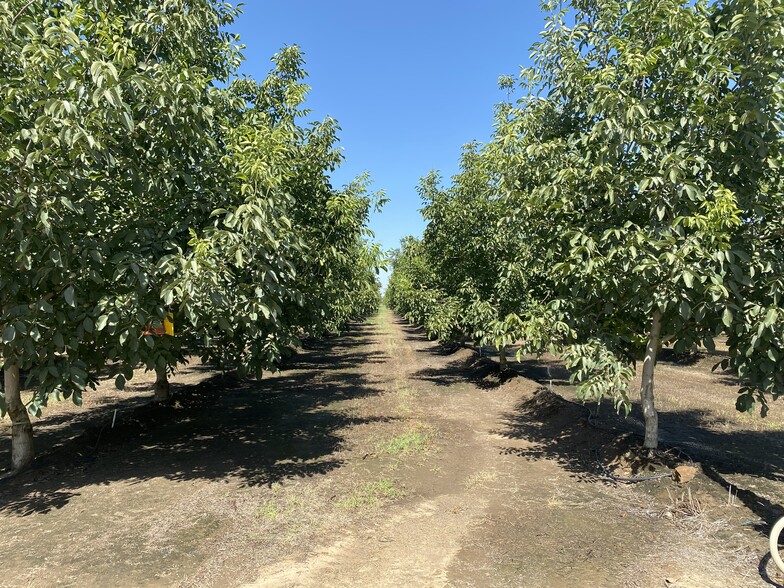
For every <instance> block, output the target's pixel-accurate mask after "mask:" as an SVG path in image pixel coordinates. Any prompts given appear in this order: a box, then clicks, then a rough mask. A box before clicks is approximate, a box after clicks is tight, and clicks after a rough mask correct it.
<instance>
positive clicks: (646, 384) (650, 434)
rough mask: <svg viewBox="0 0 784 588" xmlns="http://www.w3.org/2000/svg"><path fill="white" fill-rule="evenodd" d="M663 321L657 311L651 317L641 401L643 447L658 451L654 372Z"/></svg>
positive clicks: (657, 417) (643, 366)
mask: <svg viewBox="0 0 784 588" xmlns="http://www.w3.org/2000/svg"><path fill="white" fill-rule="evenodd" d="M661 321H662V315H661V313H660V312H659V311H658V310H655V311H654V312H653V316H652V317H651V332H650V334H649V335H648V345H647V347H646V348H645V361H644V362H643V364H642V385H641V386H640V400H641V402H642V414H643V417H645V443H644V445H643V446H644V447H645V448H646V449H656V448H657V447H658V446H659V415H658V414H657V413H656V408H655V407H654V404H653V371H654V368H655V367H656V353H657V352H658V350H659V339H660V338H661V326H662V325H661Z"/></svg>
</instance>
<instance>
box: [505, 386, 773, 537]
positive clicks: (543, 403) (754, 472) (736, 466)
mask: <svg viewBox="0 0 784 588" xmlns="http://www.w3.org/2000/svg"><path fill="white" fill-rule="evenodd" d="M595 407H596V405H593V406H592V407H591V409H590V410H589V407H588V406H583V405H579V404H576V403H574V402H570V401H568V400H566V399H564V398H562V397H561V396H559V395H557V394H555V393H553V392H550V391H549V390H548V389H547V388H544V387H542V388H541V389H540V391H539V392H538V393H537V394H536V395H535V396H534V398H527V399H524V400H523V401H522V402H520V403H519V404H518V406H517V407H516V408H515V410H514V411H512V412H511V413H509V414H507V415H505V416H504V424H503V427H502V428H501V430H499V431H497V433H499V434H500V435H502V436H503V437H506V438H508V439H520V440H526V441H528V442H530V443H531V444H532V445H531V446H530V447H526V448H522V449H521V448H519V447H515V446H510V447H503V448H502V451H503V452H504V453H507V454H515V455H519V456H520V457H523V458H525V459H531V460H534V459H550V460H553V461H555V462H556V463H558V464H559V465H560V466H561V467H562V468H563V469H564V470H566V471H568V472H571V473H572V474H573V475H574V476H575V478H577V479H578V480H581V481H589V482H593V481H598V480H606V476H605V475H604V474H605V472H604V471H603V469H602V464H606V463H609V462H613V461H616V460H618V459H620V458H621V456H622V455H623V454H624V453H626V452H627V451H628V450H629V447H630V443H632V444H634V445H636V446H640V445H641V440H642V433H643V430H644V429H643V425H642V421H641V419H642V414H641V413H642V411H641V409H640V406H639V403H636V402H635V403H634V404H633V407H632V413H631V414H630V417H629V418H623V417H622V416H619V415H617V414H616V413H615V411H614V409H613V407H612V406H611V404H610V403H609V402H605V403H603V405H602V406H601V410H599V411H596V409H595ZM596 412H598V413H599V414H598V415H597V414H596ZM664 416H665V418H663V419H662V420H661V421H660V426H661V429H660V439H661V445H660V447H661V449H662V450H663V451H664V452H667V451H669V452H671V454H672V455H673V456H675V457H677V458H679V459H678V460H677V461H681V462H683V461H689V460H693V461H695V462H699V463H700V464H701V466H702V471H703V473H704V474H705V475H706V476H707V477H708V478H710V479H711V480H713V481H714V482H716V483H718V484H719V485H720V486H721V487H722V488H724V490H726V491H727V492H730V491H732V493H733V494H735V495H736V496H737V499H738V500H740V501H741V502H742V503H743V504H744V505H745V506H746V507H747V508H748V509H749V510H751V511H752V512H754V514H755V515H757V516H758V517H759V518H760V519H761V521H759V522H758V523H755V524H754V525H753V528H755V529H756V530H758V531H759V532H760V533H763V534H766V533H767V532H768V531H769V529H770V526H771V525H772V524H773V523H774V522H775V521H776V520H777V519H778V518H779V517H780V516H784V507H783V506H782V505H781V504H779V503H778V502H777V501H773V500H771V499H770V498H769V496H771V495H773V496H775V495H780V494H781V490H782V488H784V487H783V486H782V482H784V433H782V432H775V431H752V430H732V431H729V430H728V431H719V430H714V429H708V428H706V427H705V423H706V422H707V421H708V418H709V415H708V414H707V413H706V412H705V411H699V410H681V411H672V412H670V413H668V414H667V415H664ZM599 452H600V453H599ZM660 455H661V454H660ZM600 461H601V463H600ZM736 476H746V477H747V478H748V479H753V484H748V487H745V488H744V487H743V486H740V487H739V484H738V483H731V482H729V481H728V478H733V479H734V478H735V477H736ZM752 486H753V487H754V488H756V489H753V488H752Z"/></svg>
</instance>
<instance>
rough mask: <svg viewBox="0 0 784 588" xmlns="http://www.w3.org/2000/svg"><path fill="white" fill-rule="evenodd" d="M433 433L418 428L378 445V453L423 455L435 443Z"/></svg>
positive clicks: (423, 428)
mask: <svg viewBox="0 0 784 588" xmlns="http://www.w3.org/2000/svg"><path fill="white" fill-rule="evenodd" d="M433 437H434V434H433V431H432V430H430V429H428V428H426V427H421V426H420V427H417V428H415V429H414V430H412V431H408V432H406V433H403V434H402V435H398V436H396V437H392V438H391V439H387V440H385V441H380V442H379V443H377V444H376V453H387V454H389V455H410V454H412V453H422V452H424V451H427V450H428V449H429V448H430V445H431V444H432V442H433Z"/></svg>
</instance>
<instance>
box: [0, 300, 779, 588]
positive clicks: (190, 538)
mask: <svg viewBox="0 0 784 588" xmlns="http://www.w3.org/2000/svg"><path fill="white" fill-rule="evenodd" d="M469 356H470V353H469V352H467V351H465V350H463V351H458V352H456V353H452V354H447V353H445V352H444V351H443V350H442V349H440V348H439V347H438V346H437V345H436V344H434V343H432V342H429V341H427V339H426V338H425V337H424V336H423V335H422V334H421V333H420V332H419V331H418V330H417V329H415V328H414V327H411V326H409V325H407V324H406V323H404V322H403V321H401V320H400V319H399V318H397V317H395V316H394V315H392V314H391V313H390V312H388V311H384V312H382V313H381V314H380V315H379V316H378V317H377V318H376V319H374V320H372V321H370V322H368V323H367V324H364V325H361V326H357V327H355V328H354V329H353V330H352V332H350V333H348V334H347V335H345V336H342V337H340V338H336V339H333V340H330V341H327V342H324V343H320V344H318V345H315V346H314V347H313V348H311V349H308V350H306V351H303V352H302V353H301V354H300V355H299V356H298V358H297V360H296V361H295V362H293V363H292V364H291V365H290V366H288V367H287V369H285V370H284V371H283V372H281V373H279V374H275V375H271V376H270V377H269V378H265V379H264V380H263V381H261V382H254V383H231V382H228V381H226V380H220V379H218V378H209V377H208V376H207V375H206V374H205V375H204V376H202V377H204V380H203V381H202V382H201V383H200V384H198V385H194V386H191V387H189V388H181V389H180V390H179V392H178V394H177V396H176V399H175V401H174V402H172V403H171V404H170V405H168V406H165V407H158V408H154V407H146V408H145V407H142V408H140V409H135V410H134V411H132V412H129V413H128V415H127V416H125V417H122V418H121V419H120V422H118V423H117V424H116V426H115V428H113V429H109V428H106V427H105V426H103V427H102V428H101V427H100V426H96V428H95V429H93V430H91V431H92V433H91V431H88V432H87V433H85V434H83V435H81V436H80V437H79V438H78V439H77V440H75V441H72V442H70V443H69V444H66V446H65V447H64V448H62V449H60V450H58V451H57V452H55V453H54V454H52V455H51V456H50V457H49V458H47V459H45V460H43V463H44V464H45V466H41V467H39V468H38V469H36V470H34V471H32V472H30V473H28V474H25V475H23V476H20V477H19V478H17V479H15V480H12V481H10V482H5V483H3V484H2V485H0V544H2V545H3V546H4V547H3V554H4V555H3V573H2V575H1V576H0V585H2V586H53V585H62V586H79V587H84V586H142V585H143V586H258V587H279V586H280V587H287V586H292V587H293V586H312V587H316V586H318V587H322V586H341V587H343V586H347V587H351V586H357V587H359V586H363V587H365V586H396V587H398V586H453V587H467V586H492V587H504V586H509V587H521V586H524V587H539V586H541V587H561V586H563V587H566V586H569V587H573V586H599V587H605V586H606V587H638V586H639V587H648V586H651V587H654V586H655V587H666V586H671V587H694V588H696V587H699V588H709V587H733V588H742V587H752V586H768V585H770V583H773V585H776V584H775V578H773V579H770V578H768V580H767V581H766V580H765V579H764V577H765V576H766V574H767V571H766V570H768V571H769V568H767V567H766V566H765V565H764V564H765V562H764V561H763V564H762V565H761V564H760V560H761V559H762V556H763V554H764V549H765V543H764V538H763V536H762V535H761V534H760V533H759V532H758V531H757V530H755V529H753V528H750V527H749V526H748V525H744V524H743V523H744V522H745V521H746V520H748V519H749V518H750V517H751V518H753V517H754V515H753V513H751V512H750V511H747V510H746V509H745V508H744V507H743V506H742V505H737V504H736V505H730V504H722V502H721V501H720V500H718V499H716V496H717V492H718V490H717V488H718V487H717V488H712V487H711V486H710V484H711V483H712V482H710V481H705V480H702V481H699V480H698V481H697V482H695V485H694V486H693V487H694V489H695V491H694V495H693V496H692V497H691V500H689V499H688V498H687V497H686V495H685V494H684V493H685V492H686V489H685V488H683V489H682V488H679V487H678V486H677V485H675V484H674V483H673V482H671V481H663V482H660V483H659V482H657V484H658V486H656V488H657V491H656V492H651V491H649V490H648V489H646V488H644V487H642V486H636V487H629V486H616V485H611V484H608V483H606V482H605V481H603V480H602V479H601V478H600V477H599V476H597V468H596V464H595V454H594V453H593V450H594V448H595V447H596V446H597V445H598V446H603V447H604V446H606V445H607V444H608V443H611V442H612V441H613V437H611V436H609V435H610V434H609V433H607V432H604V431H601V430H597V429H595V428H593V427H591V426H590V425H589V424H588V423H587V422H586V421H584V420H582V419H581V418H580V416H579V415H580V414H581V413H580V412H575V411H573V410H572V407H571V405H567V404H560V403H559V402H557V401H556V400H555V399H554V398H552V397H550V396H549V395H548V394H546V393H545V392H541V393H539V394H535V392H536V391H537V389H538V388H539V385H538V384H536V383H535V382H534V381H533V380H528V379H526V378H522V377H518V378H513V379H511V380H510V381H507V382H505V383H502V382H501V381H500V380H499V379H498V378H497V377H496V376H495V375H493V374H492V373H489V372H490V371H491V370H489V368H485V367H482V366H479V367H476V366H475V367H473V368H471V367H467V366H466V360H467V359H468V358H469ZM578 408H579V407H578ZM102 418H104V417H102ZM97 424H98V425H104V422H103V421H101V422H100V423H97ZM40 425H41V426H42V428H43V429H45V428H46V424H45V422H43V423H41V424H40ZM85 448H90V451H85ZM93 449H94V451H93ZM668 485H669V486H668ZM664 490H669V494H666V495H667V496H670V495H672V499H671V500H670V499H668V500H667V501H662V500H661V496H662V494H663V492H664ZM719 490H721V491H722V492H723V489H719ZM681 497H683V498H681ZM690 507H691V508H690ZM770 573H771V575H772V572H770Z"/></svg>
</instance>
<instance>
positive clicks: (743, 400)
mask: <svg viewBox="0 0 784 588" xmlns="http://www.w3.org/2000/svg"><path fill="white" fill-rule="evenodd" d="M735 408H736V409H737V410H738V411H739V412H747V413H750V412H753V411H754V396H753V395H752V394H750V393H745V394H741V395H740V396H738V398H737V399H736V400H735Z"/></svg>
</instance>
